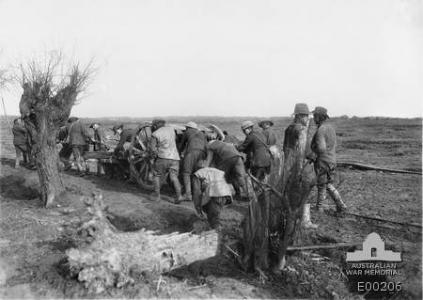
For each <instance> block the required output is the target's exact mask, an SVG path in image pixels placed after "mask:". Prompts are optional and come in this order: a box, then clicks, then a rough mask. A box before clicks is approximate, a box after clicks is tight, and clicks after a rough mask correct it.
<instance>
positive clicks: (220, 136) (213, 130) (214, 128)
mask: <svg viewBox="0 0 423 300" xmlns="http://www.w3.org/2000/svg"><path fill="white" fill-rule="evenodd" d="M209 129H210V130H211V133H216V134H217V137H216V139H217V140H219V141H223V140H224V139H225V135H224V134H223V131H222V130H221V129H220V128H219V127H218V126H216V125H214V124H210V125H209Z"/></svg>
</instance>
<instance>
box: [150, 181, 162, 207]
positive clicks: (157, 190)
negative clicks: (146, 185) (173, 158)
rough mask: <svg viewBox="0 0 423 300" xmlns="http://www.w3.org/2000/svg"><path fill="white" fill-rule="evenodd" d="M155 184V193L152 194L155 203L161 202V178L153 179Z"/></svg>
mask: <svg viewBox="0 0 423 300" xmlns="http://www.w3.org/2000/svg"><path fill="white" fill-rule="evenodd" d="M153 183H154V192H153V193H152V195H151V196H152V197H153V199H154V200H155V201H160V200H161V197H160V177H158V176H154V177H153Z"/></svg>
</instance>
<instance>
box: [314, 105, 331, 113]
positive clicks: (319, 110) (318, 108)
mask: <svg viewBox="0 0 423 300" xmlns="http://www.w3.org/2000/svg"><path fill="white" fill-rule="evenodd" d="M312 113H313V114H318V115H319V114H320V115H328V110H327V109H326V108H324V107H323V106H316V107H315V108H314V110H313V111H312Z"/></svg>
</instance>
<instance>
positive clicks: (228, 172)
mask: <svg viewBox="0 0 423 300" xmlns="http://www.w3.org/2000/svg"><path fill="white" fill-rule="evenodd" d="M217 135H218V134H217V132H216V131H213V132H211V133H208V139H209V141H210V142H209V143H208V145H207V160H206V165H205V166H206V167H209V166H211V165H212V163H213V166H215V167H216V168H217V169H219V170H222V171H224V172H225V178H226V179H227V181H228V182H229V183H232V184H233V186H234V188H235V197H236V198H237V199H238V200H241V198H242V192H241V191H244V192H245V193H246V194H247V196H248V197H249V196H250V195H249V192H252V191H249V190H248V188H247V187H248V186H249V185H248V183H247V173H246V172H245V166H244V161H243V160H242V155H241V153H239V152H238V150H236V148H235V146H234V145H232V144H229V143H225V142H222V141H221V140H217V138H218V137H217ZM220 139H223V134H222V136H220Z"/></svg>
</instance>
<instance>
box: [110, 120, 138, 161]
mask: <svg viewBox="0 0 423 300" xmlns="http://www.w3.org/2000/svg"><path fill="white" fill-rule="evenodd" d="M112 130H113V133H114V134H115V135H116V134H117V135H118V136H119V142H118V144H117V145H116V148H115V150H114V153H115V155H116V156H121V157H123V156H124V155H125V151H126V150H128V148H129V143H131V141H132V137H133V136H134V135H135V134H136V130H135V129H131V128H127V129H123V124H120V125H115V126H113V128H112Z"/></svg>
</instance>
